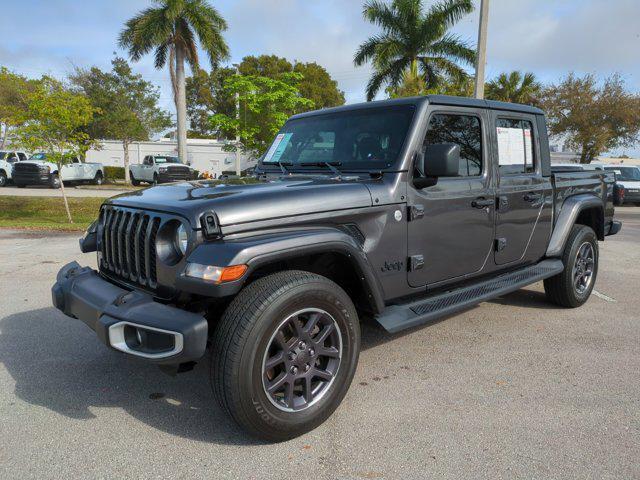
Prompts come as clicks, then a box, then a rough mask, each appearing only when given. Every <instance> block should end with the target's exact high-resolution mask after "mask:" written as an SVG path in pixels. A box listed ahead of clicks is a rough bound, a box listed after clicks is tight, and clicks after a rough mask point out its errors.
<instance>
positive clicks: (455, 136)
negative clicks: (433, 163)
mask: <svg viewBox="0 0 640 480" xmlns="http://www.w3.org/2000/svg"><path fill="white" fill-rule="evenodd" d="M439 143H454V144H456V145H459V146H460V166H459V169H458V177H476V176H479V175H481V174H482V167H483V159H482V128H481V126H480V119H479V118H478V117H475V116H473V115H460V114H453V113H437V114H435V115H433V116H432V117H431V120H429V128H428V130H427V134H426V136H425V139H424V145H425V146H427V145H435V144H439ZM427 173H428V172H427Z"/></svg>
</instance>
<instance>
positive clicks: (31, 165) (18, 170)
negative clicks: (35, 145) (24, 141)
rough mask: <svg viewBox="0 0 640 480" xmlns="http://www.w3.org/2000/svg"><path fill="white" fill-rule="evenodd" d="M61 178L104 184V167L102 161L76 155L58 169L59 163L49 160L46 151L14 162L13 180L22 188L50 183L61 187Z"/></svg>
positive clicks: (70, 180) (68, 180) (69, 180)
mask: <svg viewBox="0 0 640 480" xmlns="http://www.w3.org/2000/svg"><path fill="white" fill-rule="evenodd" d="M60 179H62V180H63V181H65V182H91V183H94V184H96V185H102V183H103V182H104V167H103V166H102V164H101V163H85V162H82V161H80V159H79V158H77V157H74V158H73V160H72V161H71V163H66V164H64V165H63V166H62V168H61V170H60V171H58V165H56V164H55V163H53V162H50V161H48V160H47V154H46V153H36V154H35V155H33V156H32V157H31V158H30V159H29V160H26V161H21V162H17V163H14V164H13V173H12V180H13V183H14V184H15V185H16V186H17V187H20V188H23V187H26V186H27V185H49V186H50V187H51V188H60Z"/></svg>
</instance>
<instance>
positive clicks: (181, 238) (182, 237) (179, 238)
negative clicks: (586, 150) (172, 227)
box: [175, 224, 189, 255]
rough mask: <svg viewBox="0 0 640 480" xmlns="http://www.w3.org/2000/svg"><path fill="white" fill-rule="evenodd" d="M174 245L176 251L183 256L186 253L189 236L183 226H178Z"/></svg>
mask: <svg viewBox="0 0 640 480" xmlns="http://www.w3.org/2000/svg"><path fill="white" fill-rule="evenodd" d="M175 244H176V248H177V249H178V251H179V252H180V253H181V254H182V255H184V254H185V253H187V245H188V244H189V235H188V234H187V229H186V228H185V226H184V225H182V224H180V226H179V227H178V229H177V230H176V238H175Z"/></svg>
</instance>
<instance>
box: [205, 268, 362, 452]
mask: <svg viewBox="0 0 640 480" xmlns="http://www.w3.org/2000/svg"><path fill="white" fill-rule="evenodd" d="M359 350H360V324H359V322H358V314H357V312H356V310H355V307H354V306H353V303H352V301H351V299H350V298H349V296H348V295H347V294H346V293H345V292H344V290H342V288H340V287H339V286H338V285H336V284H335V283H334V282H332V281H331V280H329V279H328V278H325V277H322V276H320V275H316V274H313V273H309V272H302V271H284V272H279V273H275V274H272V275H269V276H266V277H263V278H260V279H258V280H256V281H255V282H253V283H252V284H250V285H249V286H248V287H246V288H245V289H244V290H242V291H241V292H240V293H239V294H238V295H237V296H236V298H235V299H234V300H233V301H232V302H231V304H230V305H229V307H228V308H227V310H226V311H225V313H224V315H223V317H222V319H221V321H220V323H219V324H218V326H217V328H216V331H215V334H214V338H213V357H212V364H211V381H212V386H213V391H214V395H215V397H216V399H217V400H218V402H219V403H220V405H221V406H222V408H223V409H224V410H226V411H227V412H228V413H229V414H230V415H231V417H232V418H233V419H234V420H235V421H236V422H237V423H238V424H239V425H240V426H242V427H243V428H244V429H246V430H247V431H248V432H249V433H251V434H252V435H255V436H257V437H260V438H262V439H266V440H269V441H283V440H288V439H291V438H294V437H297V436H299V435H302V434H303V433H306V432H309V431H311V430H313V429H314V428H316V427H317V426H318V425H320V424H321V423H322V422H324V421H325V420H326V419H327V418H328V417H329V416H330V415H331V414H332V413H333V412H334V410H335V409H336V408H337V407H338V405H339V404H340V402H341V401H342V399H343V398H344V396H345V394H346V393H347V390H348V389H349V386H350V385H351V381H352V380H353V376H354V374H355V371H356V367H357V363H358V355H359Z"/></svg>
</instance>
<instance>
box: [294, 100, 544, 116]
mask: <svg viewBox="0 0 640 480" xmlns="http://www.w3.org/2000/svg"><path fill="white" fill-rule="evenodd" d="M425 102H428V103H430V104H431V105H450V106H454V107H473V108H487V109H492V110H505V111H510V112H518V113H529V114H533V115H544V112H543V111H542V110H540V109H539V108H536V107H532V106H530V105H521V104H519V103H507V102H496V101H495V100H478V99H477V98H467V97H452V96H449V95H425V96H423V97H406V98H394V99H391V100H380V101H375V102H366V103H354V104H352V105H343V106H341V107H334V108H325V109H323V110H314V111H311V112H306V113H300V114H298V115H294V116H293V117H291V118H294V119H295V118H304V117H309V116H314V115H325V114H328V113H339V112H348V111H352V110H361V109H363V108H381V107H391V106H395V105H415V106H420V105H422V104H424V103H425Z"/></svg>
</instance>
